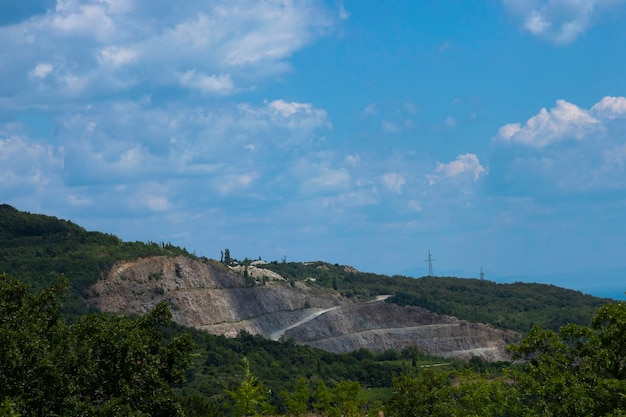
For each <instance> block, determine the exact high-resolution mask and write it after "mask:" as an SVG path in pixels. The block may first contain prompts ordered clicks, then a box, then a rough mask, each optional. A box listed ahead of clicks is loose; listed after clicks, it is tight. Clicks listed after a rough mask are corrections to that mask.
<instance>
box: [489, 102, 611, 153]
mask: <svg viewBox="0 0 626 417" xmlns="http://www.w3.org/2000/svg"><path fill="white" fill-rule="evenodd" d="M600 129H602V124H601V122H600V121H599V120H598V119H596V118H595V117H593V115H592V114H591V113H590V112H589V111H586V110H584V109H581V108H580V107H578V106H576V105H575V104H572V103H568V102H567V101H565V100H557V102H556V106H555V107H554V108H552V109H551V110H550V111H548V110H546V108H545V107H544V108H542V109H541V110H540V111H539V113H538V114H536V115H535V116H533V117H531V118H530V119H528V121H527V122H526V123H525V124H524V125H523V126H522V125H521V124H520V123H509V124H506V125H504V126H502V127H501V128H500V130H499V131H498V136H497V137H496V138H495V139H496V140H497V141H502V142H508V143H516V144H521V145H525V146H530V147H535V148H543V147H545V146H548V145H550V144H553V143H557V142H561V141H565V140H573V139H574V140H582V139H584V138H585V137H587V135H588V134H589V133H590V132H594V131H598V130H600Z"/></svg>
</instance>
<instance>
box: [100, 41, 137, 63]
mask: <svg viewBox="0 0 626 417" xmlns="http://www.w3.org/2000/svg"><path fill="white" fill-rule="evenodd" d="M98 59H99V60H100V62H103V63H107V64H111V65H113V66H115V67H121V66H123V65H127V64H130V63H132V62H133V61H135V60H136V59H137V52H135V51H134V50H133V49H131V48H124V47H119V46H107V47H106V48H103V49H101V50H100V55H99V56H98Z"/></svg>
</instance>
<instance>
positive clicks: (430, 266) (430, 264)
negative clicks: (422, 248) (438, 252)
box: [424, 249, 436, 277]
mask: <svg viewBox="0 0 626 417" xmlns="http://www.w3.org/2000/svg"><path fill="white" fill-rule="evenodd" d="M435 261H436V259H433V257H432V256H431V255H430V249H428V259H426V260H425V261H424V262H428V276H429V277H432V276H434V275H433V262H435Z"/></svg>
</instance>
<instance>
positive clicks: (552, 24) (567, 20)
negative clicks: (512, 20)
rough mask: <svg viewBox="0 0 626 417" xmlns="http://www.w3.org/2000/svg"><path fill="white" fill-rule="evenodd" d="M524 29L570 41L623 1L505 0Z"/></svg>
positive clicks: (540, 35)
mask: <svg viewBox="0 0 626 417" xmlns="http://www.w3.org/2000/svg"><path fill="white" fill-rule="evenodd" d="M502 2H503V4H504V6H505V8H506V9H507V10H508V11H509V13H511V14H512V15H514V16H515V17H516V18H518V19H519V22H520V24H521V26H522V28H523V29H524V30H526V31H528V32H530V33H531V34H532V35H534V36H538V37H541V38H544V39H547V40H549V41H551V42H554V43H555V44H561V45H564V44H569V43H571V42H573V41H574V40H575V39H576V38H578V37H579V36H580V35H582V34H583V33H584V32H585V31H587V30H588V29H589V28H590V27H591V26H593V25H594V24H595V23H596V21H597V20H598V19H599V18H600V16H602V14H604V13H606V12H607V11H608V10H610V8H611V7H613V6H616V5H618V4H620V3H622V2H623V0H502Z"/></svg>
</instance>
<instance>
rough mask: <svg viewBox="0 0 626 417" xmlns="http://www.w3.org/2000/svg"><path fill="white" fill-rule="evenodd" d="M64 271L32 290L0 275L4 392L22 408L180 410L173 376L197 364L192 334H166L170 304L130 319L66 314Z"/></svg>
mask: <svg viewBox="0 0 626 417" xmlns="http://www.w3.org/2000/svg"><path fill="white" fill-rule="evenodd" d="M66 292H67V283H66V280H65V279H60V280H59V281H57V282H56V283H55V284H54V285H52V286H51V287H49V288H46V289H43V290H41V291H39V292H37V293H31V292H30V291H29V289H28V286H27V285H26V284H24V283H22V282H21V281H20V280H18V279H17V278H13V277H9V276H7V275H0V381H2V384H0V399H4V405H3V408H5V410H6V409H9V406H10V410H11V411H12V412H15V413H18V414H21V415H23V416H30V415H45V416H60V415H83V416H105V415H106V416H118V415H120V416H121V415H124V416H176V415H181V409H180V406H179V404H178V403H177V402H176V398H175V396H174V394H173V392H172V389H171V384H173V383H175V382H180V381H182V379H183V376H184V371H185V369H186V368H187V367H188V366H189V365H190V364H191V360H190V352H191V350H192V348H193V342H192V341H191V338H190V337H189V336H188V335H186V334H183V335H181V336H179V337H176V338H174V339H172V340H171V341H170V342H169V343H163V342H162V335H161V332H160V330H159V327H160V326H162V325H166V324H168V323H169V322H170V320H171V313H170V312H169V310H168V308H167V306H166V305H165V304H159V305H158V306H156V307H155V308H154V309H153V310H152V311H150V312H149V313H147V314H146V315H144V316H142V317H136V318H132V319H128V318H123V317H113V316H107V315H103V314H92V315H87V316H84V317H81V318H80V319H79V320H77V321H76V322H75V323H73V324H71V325H68V324H67V323H65V322H64V321H63V320H62V318H61V313H60V300H61V298H62V297H63V296H64V294H65V293H66Z"/></svg>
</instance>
